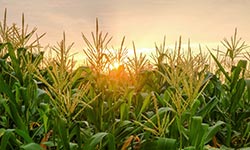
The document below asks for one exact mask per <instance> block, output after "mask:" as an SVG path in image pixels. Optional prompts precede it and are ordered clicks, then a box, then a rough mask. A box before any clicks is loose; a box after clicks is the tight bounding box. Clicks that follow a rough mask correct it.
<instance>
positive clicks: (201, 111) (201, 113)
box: [198, 97, 219, 118]
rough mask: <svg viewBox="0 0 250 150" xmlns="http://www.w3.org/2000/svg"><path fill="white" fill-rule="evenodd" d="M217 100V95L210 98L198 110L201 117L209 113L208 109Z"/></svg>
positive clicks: (210, 108)
mask: <svg viewBox="0 0 250 150" xmlns="http://www.w3.org/2000/svg"><path fill="white" fill-rule="evenodd" d="M218 102H219V100H218V98H217V97H212V98H210V101H209V102H208V103H207V104H206V105H205V106H204V107H202V108H201V109H200V110H199V112H198V114H199V115H200V116H201V117H202V118H204V117H205V116H206V115H208V114H209V113H210V111H211V110H212V109H213V108H214V107H215V106H216V105H217V103H218Z"/></svg>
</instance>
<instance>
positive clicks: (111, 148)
mask: <svg viewBox="0 0 250 150" xmlns="http://www.w3.org/2000/svg"><path fill="white" fill-rule="evenodd" d="M105 137H107V141H106V142H108V150H115V138H114V136H113V135H112V134H110V133H106V132H100V133H96V134H95V135H93V136H92V137H91V138H90V139H89V141H88V142H87V143H86V145H84V148H86V150H93V149H95V148H96V146H97V145H98V144H99V143H101V142H102V141H103V139H104V138H105Z"/></svg>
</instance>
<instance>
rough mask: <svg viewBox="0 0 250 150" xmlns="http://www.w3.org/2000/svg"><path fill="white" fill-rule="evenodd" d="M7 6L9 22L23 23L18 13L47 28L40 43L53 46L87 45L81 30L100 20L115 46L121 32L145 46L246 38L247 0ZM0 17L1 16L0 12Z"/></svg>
mask: <svg viewBox="0 0 250 150" xmlns="http://www.w3.org/2000/svg"><path fill="white" fill-rule="evenodd" d="M5 8H7V11H8V14H7V21H8V23H9V24H12V23H17V24H20V22H21V15H22V13H24V14H25V21H26V23H27V24H29V27H30V28H32V27H37V28H38V33H39V34H42V33H45V32H46V36H45V37H44V38H43V39H42V40H41V43H42V44H44V45H46V44H48V43H49V44H50V45H55V44H56V42H58V41H60V40H61V39H62V35H63V32H64V31H65V33H66V40H67V41H68V42H69V43H71V42H75V45H74V49H75V50H74V51H79V52H81V51H82V48H83V47H84V46H85V44H84V42H83V39H82V35H81V34H82V33H83V34H85V35H87V36H88V37H90V33H91V32H92V31H95V20H96V18H98V20H99V24H100V29H101V30H102V31H103V32H108V33H109V35H110V36H112V37H113V40H112V42H111V46H112V45H113V46H114V47H117V45H119V44H120V42H121V40H122V38H123V36H125V37H126V41H125V46H126V47H128V48H132V41H134V42H135V45H136V48H137V49H141V50H144V51H145V50H146V51H147V49H148V48H149V49H150V48H153V47H154V45H155V43H158V44H160V43H162V40H163V38H164V36H166V43H167V45H173V44H174V43H175V41H177V40H178V38H179V36H182V39H183V43H184V44H185V43H187V41H188V39H190V40H191V43H192V44H193V45H197V46H198V45H199V44H201V45H202V46H203V45H204V46H212V47H213V46H216V45H219V44H220V41H222V40H223V38H224V37H227V38H230V36H231V35H233V33H234V29H235V28H237V29H238V35H239V36H240V37H242V39H243V40H245V41H246V42H247V43H248V42H250V0H123V1H121V0H39V1H38V0H32V1H31V0H21V1H20V0H0V13H2V14H3V13H4V9H5ZM2 16H3V15H2Z"/></svg>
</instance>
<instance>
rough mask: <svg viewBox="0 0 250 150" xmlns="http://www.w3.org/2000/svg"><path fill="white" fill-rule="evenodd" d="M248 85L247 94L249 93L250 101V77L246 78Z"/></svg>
mask: <svg viewBox="0 0 250 150" xmlns="http://www.w3.org/2000/svg"><path fill="white" fill-rule="evenodd" d="M245 82H246V85H247V95H248V101H250V79H245Z"/></svg>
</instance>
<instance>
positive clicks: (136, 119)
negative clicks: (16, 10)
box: [0, 11, 250, 150]
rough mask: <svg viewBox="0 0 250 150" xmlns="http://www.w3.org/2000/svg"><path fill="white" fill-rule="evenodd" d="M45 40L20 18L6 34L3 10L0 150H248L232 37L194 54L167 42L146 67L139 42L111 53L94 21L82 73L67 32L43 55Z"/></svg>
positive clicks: (242, 79) (243, 79)
mask: <svg viewBox="0 0 250 150" xmlns="http://www.w3.org/2000/svg"><path fill="white" fill-rule="evenodd" d="M41 38H46V36H45V34H42V35H37V29H36V28H33V29H31V30H30V29H29V28H28V25H26V24H25V22H24V15H23V17H22V24H21V27H18V26H17V25H16V24H12V25H8V23H7V18H6V11H5V13H4V19H3V21H1V22H0V114H1V115H0V149H1V150H12V149H13V150H15V149H23V150H63V149H65V150H106V149H107V150H116V149H117V150H152V149H154V150H163V149H167V150H177V149H178V150H204V149H205V150H206V149H207V150H209V149H214V150H216V149H224V150H230V149H250V65H249V63H250V52H249V47H248V46H247V44H246V43H245V42H244V41H242V39H241V38H239V37H238V35H237V29H235V32H234V34H233V35H232V37H230V38H225V39H223V40H222V41H221V46H222V47H223V48H222V50H220V49H218V48H217V49H213V48H207V49H205V50H203V49H199V50H198V51H200V52H199V53H198V54H195V55H194V53H193V51H194V50H192V49H191V47H190V43H189V44H188V46H187V47H182V41H181V38H180V39H179V40H178V42H177V43H176V46H175V48H174V49H173V50H170V49H169V48H168V47H167V45H166V40H165V38H164V40H163V42H162V43H160V44H156V45H155V53H154V54H152V55H151V59H148V58H147V57H146V54H138V53H137V49H136V45H135V43H133V56H128V49H126V48H125V46H124V45H125V37H124V38H123V39H122V41H121V44H120V46H119V47H117V48H114V49H111V48H110V47H111V46H110V42H111V41H112V38H111V37H110V36H109V34H108V33H103V32H102V31H100V27H99V26H98V20H96V27H95V31H94V32H92V34H91V37H87V36H86V35H85V34H84V33H82V39H83V42H84V43H85V45H86V47H85V48H83V52H84V56H83V57H85V58H86V64H85V65H82V66H76V65H75V64H76V62H75V60H74V54H73V53H72V52H71V49H72V46H73V44H70V45H67V44H66V35H65V33H63V37H62V40H61V41H59V42H58V45H55V46H51V47H49V48H47V50H46V51H45V48H44V47H43V46H42V45H41V44H40V42H39V40H40V39H41ZM48 49H49V50H48ZM183 49H185V50H186V51H185V52H184V51H183ZM48 51H49V52H48ZM196 51H197V50H196ZM204 52H207V53H204ZM52 53H53V55H52Z"/></svg>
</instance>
